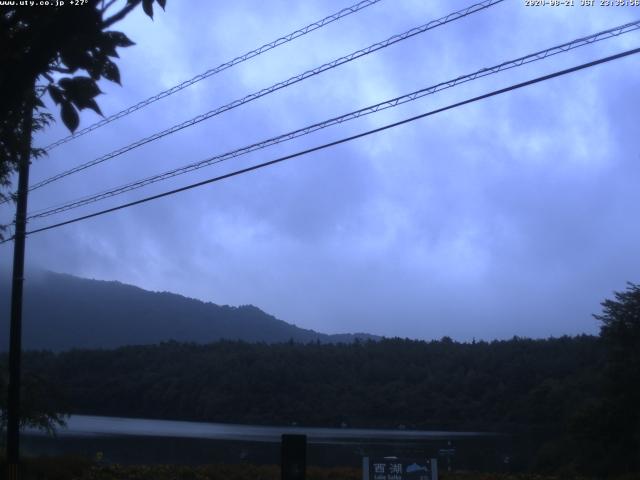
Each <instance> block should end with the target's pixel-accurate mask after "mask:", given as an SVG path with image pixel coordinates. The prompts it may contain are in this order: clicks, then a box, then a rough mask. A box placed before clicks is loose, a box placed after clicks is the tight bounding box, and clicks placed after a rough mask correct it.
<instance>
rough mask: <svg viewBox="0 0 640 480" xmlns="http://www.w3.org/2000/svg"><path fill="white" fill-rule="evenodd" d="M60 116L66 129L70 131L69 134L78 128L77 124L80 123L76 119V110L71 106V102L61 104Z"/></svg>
mask: <svg viewBox="0 0 640 480" xmlns="http://www.w3.org/2000/svg"><path fill="white" fill-rule="evenodd" d="M60 116H61V117H62V121H63V122H64V124H65V125H66V127H67V128H68V129H69V130H71V132H75V131H76V128H78V124H79V123H80V118H79V117H78V112H76V109H75V108H73V105H71V102H64V103H63V104H62V108H61V109H60Z"/></svg>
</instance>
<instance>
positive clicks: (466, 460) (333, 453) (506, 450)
mask: <svg viewBox="0 0 640 480" xmlns="http://www.w3.org/2000/svg"><path fill="white" fill-rule="evenodd" d="M283 434H305V435H307V439H308V462H309V464H311V465H321V466H338V465H350V466H359V465H360V464H361V458H362V456H389V455H397V456H411V457H416V458H424V457H428V458H432V457H437V456H438V452H439V450H440V449H442V448H451V447H453V448H456V455H455V457H454V458H455V462H457V465H459V466H470V465H473V466H476V465H477V466H478V468H479V467H480V465H479V463H481V464H482V465H483V466H485V467H486V466H487V465H495V464H496V463H497V464H498V465H500V462H501V459H502V458H503V457H505V456H509V455H513V453H512V449H513V445H512V443H513V442H511V441H505V440H506V439H505V437H503V436H501V435H496V434H491V433H482V432H445V431H416V430H403V429H397V430H381V429H355V428H307V427H297V426H284V427H283V426H256V425H233V424H220V423H201V422H183V421H169V420H149V419H138V418H118V417H100V416H86V415H72V416H71V417H70V418H69V419H68V421H67V426H66V427H65V428H61V429H59V430H58V432H57V435H56V437H55V438H51V437H47V436H45V435H43V434H41V433H38V432H36V431H26V432H24V434H23V440H22V444H23V446H24V451H25V453H26V454H30V455H61V454H79V455H84V456H88V457H95V456H96V454H97V453H98V452H101V453H102V456H103V458H104V460H105V461H106V462H114V463H124V464H127V463H145V464H151V463H172V464H192V465H193V464H210V463H244V462H250V463H257V464H277V463H279V460H280V439H281V436H282V435H283ZM443 460H444V459H443ZM443 460H441V461H443Z"/></svg>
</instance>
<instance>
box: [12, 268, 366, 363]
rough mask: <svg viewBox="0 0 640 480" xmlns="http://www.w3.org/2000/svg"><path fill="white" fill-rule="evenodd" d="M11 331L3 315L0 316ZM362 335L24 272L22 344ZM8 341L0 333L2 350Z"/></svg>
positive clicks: (52, 346) (346, 338)
mask: <svg viewBox="0 0 640 480" xmlns="http://www.w3.org/2000/svg"><path fill="white" fill-rule="evenodd" d="M8 279H9V276H2V277H0V310H2V311H5V312H8V311H9V298H10V296H9V292H10V288H9V283H8ZM0 331H2V332H8V331H9V324H8V315H0ZM354 338H361V339H367V338H371V339H375V338H377V337H375V336H373V335H366V334H356V335H350V334H337V335H327V334H323V333H318V332H315V331H313V330H308V329H303V328H299V327H296V326H295V325H291V324H289V323H286V322H284V321H282V320H279V319H277V318H275V317H273V316H272V315H269V314H267V313H265V312H263V311H262V310H260V309H259V308H257V307H254V306H252V305H244V306H240V307H231V306H227V305H222V306H221V305H216V304H214V303H206V302H202V301H200V300H195V299H193V298H187V297H183V296H182V295H176V294H174V293H168V292H150V291H147V290H143V289H141V288H138V287H134V286H132V285H126V284H123V283H120V282H106V281H100V280H89V279H86V278H78V277H74V276H71V275H64V274H59V273H53V272H37V273H34V274H32V275H29V278H28V281H27V282H26V283H25V291H24V321H23V345H24V347H25V348H26V349H46V350H54V351H60V350H67V349H71V348H115V347H119V346H123V345H145V344H154V343H159V342H164V341H169V340H175V341H181V342H199V343H206V342H212V341H215V340H219V339H229V340H244V341H248V342H286V341H288V340H289V339H293V340H294V341H296V342H311V341H316V340H319V341H320V342H350V341H353V339H354ZM7 348H8V346H7V344H6V339H5V337H4V336H3V337H2V341H1V342H0V351H1V350H6V349H7Z"/></svg>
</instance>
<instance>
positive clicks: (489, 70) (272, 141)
mask: <svg viewBox="0 0 640 480" xmlns="http://www.w3.org/2000/svg"><path fill="white" fill-rule="evenodd" d="M638 29H640V20H638V21H635V22H631V23H627V24H624V25H620V26H617V27H614V28H610V29H608V30H604V31H602V32H598V33H595V34H593V35H589V36H586V37H581V38H578V39H575V40H572V41H570V42H566V43H563V44H561V45H557V46H554V47H551V48H547V49H545V50H540V51H538V52H535V53H531V54H529V55H525V56H523V57H519V58H516V59H514V60H508V61H506V62H502V63H500V64H497V65H494V66H492V67H486V68H482V69H480V70H477V71H475V72H473V73H469V74H466V75H461V76H459V77H456V78H454V79H452V80H447V81H445V82H441V83H438V84H436V85H432V86H430V87H426V88H422V89H420V90H416V91H414V92H411V93H408V94H405V95H402V96H399V97H395V98H392V99H390V100H386V101H384V102H379V103H376V104H374V105H371V106H368V107H365V108H361V109H359V110H355V111H353V112H349V113H346V114H344V115H340V116H337V117H333V118H330V119H328V120H324V121H322V122H319V123H314V124H313V125H309V126H306V127H304V128H300V129H297V130H293V131H291V132H288V133H284V134H281V135H278V136H275V137H271V138H269V139H266V140H262V141H260V142H257V143H253V144H251V145H248V146H244V147H241V148H238V149H235V150H231V151H229V152H226V153H222V154H219V155H215V156H212V157H209V158H207V159H205V160H201V161H198V162H195V163H191V164H188V165H185V166H182V167H179V168H176V169H173V170H169V171H166V172H164V173H160V174H157V175H153V176H150V177H147V178H144V179H141V180H136V181H134V182H131V183H127V184H125V185H121V186H119V187H115V188H112V189H110V190H106V191H103V192H100V193H97V194H93V195H90V196H85V197H83V198H80V199H76V200H73V201H70V202H66V203H63V204H61V205H59V206H56V207H49V208H46V209H41V210H39V211H35V212H32V213H31V214H30V215H29V216H28V217H27V218H28V219H34V218H43V217H48V216H50V215H54V214H57V213H62V212H65V211H68V210H72V209H75V208H79V207H82V206H84V205H88V204H90V203H94V202H97V201H100V200H103V199H106V198H110V197H113V196H116V195H120V194H123V193H125V192H129V191H131V190H136V189H138V188H142V187H145V186H147V185H151V184H153V183H157V182H160V181H163V180H167V179H169V178H173V177H175V176H178V175H182V174H185V173H189V172H192V171H195V170H198V169H200V168H204V167H207V166H211V165H214V164H217V163H221V162H223V161H225V160H229V159H232V158H237V157H240V156H242V155H246V154H248V153H251V152H254V151H256V150H261V149H263V148H267V147H269V146H272V145H276V144H279V143H282V142H285V141H289V140H292V139H295V138H298V137H301V136H303V135H308V134H310V133H312V132H315V131H317V130H321V129H323V128H327V127H329V126H332V125H337V124H341V123H344V122H347V121H350V120H354V119H356V118H359V117H362V116H365V115H369V114H372V113H375V112H379V111H381V110H385V109H388V108H392V107H396V106H398V105H401V104H404V103H408V102H411V101H414V100H417V99H419V98H422V97H424V96H427V95H432V94H434V93H436V92H439V91H442V90H445V89H447V88H452V87H454V86H456V85H460V84H462V83H466V82H470V81H472V80H476V79H478V78H482V77H486V76H488V75H493V74H496V73H498V72H501V71H504V70H509V69H511V68H515V67H519V66H522V65H526V64H528V63H532V62H536V61H539V60H543V59H545V58H548V57H550V56H553V55H557V54H559V53H564V52H568V51H570V50H573V49H575V48H578V47H582V46H585V45H590V44H592V43H594V42H598V41H601V40H605V39H608V38H612V37H616V36H618V35H622V34H624V33H628V32H632V31H636V30H638Z"/></svg>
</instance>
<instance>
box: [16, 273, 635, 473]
mask: <svg viewBox="0 0 640 480" xmlns="http://www.w3.org/2000/svg"><path fill="white" fill-rule="evenodd" d="M602 305H603V313H602V314H601V315H599V316H597V317H596V318H598V319H599V320H600V321H601V322H602V328H601V335H600V336H599V337H596V336H588V335H581V336H576V337H566V336H565V337H561V338H550V339H546V340H531V339H523V338H518V337H514V338H512V339H511V340H505V341H492V342H485V341H480V342H475V341H474V342H471V343H458V342H454V341H452V340H451V339H450V338H447V337H444V338H443V339H441V340H439V341H430V342H426V341H415V340H406V339H385V340H381V341H379V342H373V341H369V342H361V341H357V342H354V343H352V344H320V343H317V342H316V343H308V344H300V343H294V342H288V343H279V344H266V343H244V342H237V341H220V342H215V343H211V344H207V345H197V344H190V343H178V342H167V343H162V344H159V345H152V346H130V347H122V348H118V349H115V350H71V351H67V352H62V353H57V354H56V353H51V352H46V351H39V352H29V353H27V354H26V355H25V358H24V363H25V367H26V368H27V369H28V371H30V372H32V374H37V375H39V376H40V377H41V378H47V379H48V380H49V381H50V382H52V384H53V385H55V386H56V387H57V388H59V389H60V390H61V391H63V392H66V397H67V402H68V405H69V411H70V412H72V413H84V414H99V415H117V416H131V417H146V418H158V419H184V420H196V421H198V420H200V421H211V422H233V423H249V424H292V423H296V424H298V425H309V426H341V425H345V424H346V425H348V426H350V427H390V428H397V427H399V426H404V427H405V428H412V429H450V430H485V431H494V432H503V433H511V434H515V435H530V436H532V437H535V438H536V439H539V441H538V442H537V443H536V444H535V447H532V448H535V450H536V451H535V455H537V456H538V458H539V464H540V465H544V466H545V467H546V468H547V469H576V470H578V471H584V472H586V473H590V474H593V473H598V474H605V473H616V472H617V473H620V472H622V473H624V472H638V469H639V466H640V465H639V462H640V408H639V406H640V286H638V285H634V284H630V286H629V288H628V290H627V291H626V292H623V293H616V299H615V300H607V301H605V302H604V303H603V304H602Z"/></svg>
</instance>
